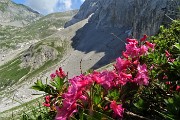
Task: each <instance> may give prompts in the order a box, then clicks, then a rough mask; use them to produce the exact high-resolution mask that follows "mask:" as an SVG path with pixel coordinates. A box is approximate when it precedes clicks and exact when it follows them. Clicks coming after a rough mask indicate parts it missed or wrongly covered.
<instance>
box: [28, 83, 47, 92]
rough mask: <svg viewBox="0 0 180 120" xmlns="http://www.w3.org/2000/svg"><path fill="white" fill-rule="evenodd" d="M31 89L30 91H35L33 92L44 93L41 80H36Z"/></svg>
mask: <svg viewBox="0 0 180 120" xmlns="http://www.w3.org/2000/svg"><path fill="white" fill-rule="evenodd" d="M31 88H32V89H35V90H39V91H44V89H45V86H44V84H43V83H42V80H37V82H36V83H35V85H34V86H32V87H31Z"/></svg>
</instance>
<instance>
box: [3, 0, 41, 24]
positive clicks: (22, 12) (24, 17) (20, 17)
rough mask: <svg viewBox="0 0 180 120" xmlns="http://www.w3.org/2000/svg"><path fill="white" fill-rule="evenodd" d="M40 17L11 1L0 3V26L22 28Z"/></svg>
mask: <svg viewBox="0 0 180 120" xmlns="http://www.w3.org/2000/svg"><path fill="white" fill-rule="evenodd" d="M40 17H42V15H41V14H39V13H38V12H37V11H34V10H32V9H31V8H29V7H27V6H25V5H22V4H16V3H14V2H12V1H11V0H1V1H0V24H1V25H11V26H18V27H21V26H24V25H27V24H28V23H31V22H33V21H35V20H37V19H39V18H40Z"/></svg>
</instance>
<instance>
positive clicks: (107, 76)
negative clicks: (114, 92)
mask: <svg viewBox="0 0 180 120" xmlns="http://www.w3.org/2000/svg"><path fill="white" fill-rule="evenodd" d="M115 78H116V74H115V73H114V72H109V71H103V72H101V73H98V74H97V73H94V74H93V79H94V81H95V82H96V83H98V84H100V85H102V86H103V87H104V88H105V89H110V88H112V87H113V86H114V82H113V80H114V79H115Z"/></svg>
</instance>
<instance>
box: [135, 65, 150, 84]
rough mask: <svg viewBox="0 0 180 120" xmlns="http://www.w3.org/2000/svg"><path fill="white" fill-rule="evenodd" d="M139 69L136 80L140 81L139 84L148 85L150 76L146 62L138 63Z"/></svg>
mask: <svg viewBox="0 0 180 120" xmlns="http://www.w3.org/2000/svg"><path fill="white" fill-rule="evenodd" d="M137 70H138V73H137V75H136V77H135V78H134V81H135V82H136V83H138V84H139V85H148V83H149V77H148V71H147V66H146V65H145V64H143V65H138V67H137Z"/></svg>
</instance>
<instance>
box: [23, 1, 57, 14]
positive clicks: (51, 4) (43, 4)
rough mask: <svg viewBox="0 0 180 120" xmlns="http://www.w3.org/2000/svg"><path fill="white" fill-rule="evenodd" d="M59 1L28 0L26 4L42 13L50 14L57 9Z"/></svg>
mask: <svg viewBox="0 0 180 120" xmlns="http://www.w3.org/2000/svg"><path fill="white" fill-rule="evenodd" d="M57 2H58V0H26V2H25V4H26V5H27V6H29V7H31V8H32V9H34V10H36V11H38V12H40V13H43V14H48V13H52V12H54V11H55V9H56V4H57Z"/></svg>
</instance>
